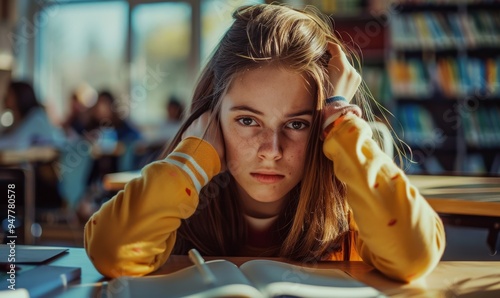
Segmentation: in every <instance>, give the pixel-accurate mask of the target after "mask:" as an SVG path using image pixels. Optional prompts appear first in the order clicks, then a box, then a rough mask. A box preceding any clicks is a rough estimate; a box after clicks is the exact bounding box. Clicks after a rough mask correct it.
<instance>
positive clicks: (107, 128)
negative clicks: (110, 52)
mask: <svg viewBox="0 0 500 298" xmlns="http://www.w3.org/2000/svg"><path fill="white" fill-rule="evenodd" d="M117 104H118V103H117V102H116V100H115V97H114V96H113V95H112V94H111V92H109V91H101V92H100V93H99V95H98V97H97V102H96V104H95V105H94V106H93V107H92V108H91V109H90V119H89V123H88V125H87V127H86V129H85V131H86V135H88V136H95V137H96V138H94V139H91V140H90V142H92V145H93V147H94V149H95V150H94V153H95V157H96V159H95V161H94V165H93V169H92V172H91V174H90V177H89V183H92V182H95V181H100V180H101V179H102V176H103V175H105V174H107V173H112V172H117V171H128V170H132V169H133V167H134V165H133V164H131V163H132V161H131V158H130V156H129V155H130V148H132V147H133V146H134V143H135V142H136V141H138V140H139V139H140V138H141V134H140V132H139V130H138V129H136V128H135V127H134V126H133V125H132V124H131V123H130V122H129V121H128V120H126V119H122V118H121V117H120V115H119V114H118V112H117Z"/></svg>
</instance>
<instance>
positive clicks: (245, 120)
mask: <svg viewBox="0 0 500 298" xmlns="http://www.w3.org/2000/svg"><path fill="white" fill-rule="evenodd" d="M238 122H239V123H240V124H242V125H244V126H255V125H257V122H255V120H253V119H252V118H248V117H243V118H240V119H238Z"/></svg>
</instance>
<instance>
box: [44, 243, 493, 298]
mask: <svg viewBox="0 0 500 298" xmlns="http://www.w3.org/2000/svg"><path fill="white" fill-rule="evenodd" d="M212 259H217V258H214V257H206V260H212ZM219 259H220V258H219ZM224 259H226V260H229V261H231V262H233V263H235V264H236V265H241V264H242V263H244V262H246V261H249V260H251V259H252V258H244V257H228V258H224ZM273 260H278V261H285V260H284V259H278V258H273ZM292 263H293V262H292ZM50 264H51V265H59V266H77V267H81V268H82V278H81V280H80V281H77V282H73V283H72V284H70V286H69V287H68V288H66V289H61V290H60V291H59V292H57V293H54V294H52V295H51V297H71V298H73V297H76V298H77V297H105V296H103V293H101V285H102V282H104V281H106V280H107V279H105V278H103V277H102V276H101V275H100V274H99V273H98V272H97V271H96V269H95V268H94V267H93V265H92V264H91V262H90V260H89V259H88V257H87V255H86V254H85V251H84V250H83V248H70V252H69V254H66V255H64V256H62V257H60V258H58V259H56V260H55V261H53V262H51V263H50ZM294 264H297V263H294ZM190 265H191V262H190V261H189V258H188V257H187V256H171V257H170V258H169V260H168V261H167V263H166V264H165V265H164V266H163V267H161V268H160V269H159V270H158V271H156V272H154V273H153V275H156V274H166V273H171V272H175V271H177V270H179V269H182V268H185V267H187V266H190ZM310 266H312V267H315V268H325V269H327V268H332V269H341V270H343V271H345V272H347V273H348V274H350V275H351V276H353V277H354V278H356V279H358V280H360V281H362V282H364V283H366V284H368V285H370V286H373V287H375V288H377V289H379V290H380V291H382V292H384V293H385V294H386V295H387V296H389V297H427V298H431V297H436V298H437V297H500V262H441V263H439V265H438V266H437V268H436V269H435V270H434V271H433V272H432V273H431V274H430V275H429V276H427V277H426V278H423V279H420V280H417V281H414V282H412V283H410V284H403V283H399V282H395V281H392V280H390V279H388V278H386V277H384V276H383V275H382V274H380V273H379V272H378V271H376V270H374V269H373V268H372V267H370V266H368V265H366V264H365V263H363V262H320V263H317V264H312V265H310ZM462 295H463V296H462ZM145 297H146V296H145Z"/></svg>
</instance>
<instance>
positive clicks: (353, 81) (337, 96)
mask: <svg viewBox="0 0 500 298" xmlns="http://www.w3.org/2000/svg"><path fill="white" fill-rule="evenodd" d="M328 51H329V52H330V55H331V59H330V61H329V62H328V68H327V70H328V75H329V77H330V83H331V84H332V91H331V92H332V94H329V96H328V98H327V99H325V106H324V108H323V119H325V120H324V122H323V134H322V136H321V139H324V138H325V137H326V135H327V134H328V132H329V131H330V130H331V128H332V127H333V125H334V124H335V120H337V119H339V118H340V117H341V116H343V115H345V114H347V113H353V114H356V115H357V116H359V117H361V110H360V108H359V107H358V106H357V105H353V104H349V102H350V101H351V99H352V98H353V97H354V94H355V93H356V91H357V90H358V87H359V84H361V76H360V75H359V73H358V72H357V71H356V69H355V68H354V67H352V65H351V64H350V63H349V61H348V60H347V57H346V55H345V53H344V52H343V51H342V48H341V47H340V45H338V44H334V43H329V44H328Z"/></svg>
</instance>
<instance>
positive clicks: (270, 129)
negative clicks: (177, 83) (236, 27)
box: [220, 66, 314, 204]
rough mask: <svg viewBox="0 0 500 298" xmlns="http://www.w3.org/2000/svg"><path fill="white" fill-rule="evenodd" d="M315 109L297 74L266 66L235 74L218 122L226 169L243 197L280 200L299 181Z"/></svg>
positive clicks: (310, 93)
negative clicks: (222, 140) (222, 141)
mask: <svg viewBox="0 0 500 298" xmlns="http://www.w3.org/2000/svg"><path fill="white" fill-rule="evenodd" d="M313 109H314V96H313V94H312V92H310V88H308V84H307V81H306V80H305V78H303V77H302V76H301V74H299V73H296V72H293V71H289V70H285V69H282V68H277V67H273V66H265V67H261V68H258V69H253V70H247V71H245V72H243V73H241V74H239V75H237V76H236V77H235V79H234V80H233V82H232V83H231V86H230V87H229V90H228V92H227V93H226V95H225V96H224V97H223V99H222V106H221V111H220V120H221V129H222V133H223V135H224V142H225V150H226V151H225V154H226V162H227V167H228V170H229V171H230V173H231V174H232V176H233V177H234V179H235V180H236V182H237V186H238V189H239V194H240V196H243V198H242V199H243V200H244V201H248V200H251V201H253V202H254V203H257V204H259V202H260V203H273V202H278V201H280V200H281V199H283V198H285V197H286V195H287V194H288V193H289V192H290V190H291V189H292V188H293V187H295V186H296V185H297V184H298V183H299V182H300V180H301V179H302V175H303V170H304V163H305V153H306V147H307V140H308V137H309V133H310V127H311V123H312V121H313V119H312V114H313ZM255 201H257V202H255Z"/></svg>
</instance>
